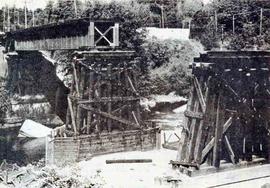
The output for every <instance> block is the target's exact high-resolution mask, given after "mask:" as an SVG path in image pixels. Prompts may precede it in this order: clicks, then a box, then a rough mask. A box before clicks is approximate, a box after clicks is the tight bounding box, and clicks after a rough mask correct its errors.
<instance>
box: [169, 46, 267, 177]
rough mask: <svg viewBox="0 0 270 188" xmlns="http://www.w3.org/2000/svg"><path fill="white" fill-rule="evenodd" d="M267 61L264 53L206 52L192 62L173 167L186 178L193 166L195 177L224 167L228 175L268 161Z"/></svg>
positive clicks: (192, 170) (190, 173) (265, 52)
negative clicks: (190, 84)
mask: <svg viewBox="0 0 270 188" xmlns="http://www.w3.org/2000/svg"><path fill="white" fill-rule="evenodd" d="M269 60H270V52H267V51H246V52H244V51H243V52H236V51H219V52H208V53H206V54H201V56H200V58H195V62H194V63H193V65H192V71H193V85H192V89H191V95H190V98H189V101H188V106H187V110H186V111H185V116H186V119H185V125H184V126H185V128H184V129H183V131H182V134H181V141H180V145H179V148H178V156H177V161H175V162H172V164H173V166H174V167H180V169H181V171H182V172H186V173H188V174H189V175H192V173H193V172H194V171H196V170H195V168H194V165H196V166H197V169H200V171H201V172H203V167H204V166H208V167H207V168H208V170H207V172H209V171H211V170H209V167H211V166H212V167H213V168H214V169H216V171H220V170H222V169H223V167H224V166H226V165H227V164H228V163H232V165H231V166H230V167H229V168H230V169H231V168H232V167H233V166H234V167H237V166H238V167H239V166H249V165H252V164H255V163H263V162H265V161H266V160H269V140H270V139H269V136H268V131H269V130H268V123H269V117H270V116H269V110H268V109H269V107H270V103H269V101H270V100H269V99H270V92H269V88H270V83H269V67H268V66H269V65H268V62H269ZM224 163H225V164H226V165H225V164H224ZM188 164H190V165H188ZM202 164H205V165H202ZM242 164H243V165H242ZM213 171H215V170H212V172H213Z"/></svg>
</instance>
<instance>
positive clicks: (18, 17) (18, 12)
mask: <svg viewBox="0 0 270 188" xmlns="http://www.w3.org/2000/svg"><path fill="white" fill-rule="evenodd" d="M17 24H18V26H20V11H19V9H18V11H17Z"/></svg>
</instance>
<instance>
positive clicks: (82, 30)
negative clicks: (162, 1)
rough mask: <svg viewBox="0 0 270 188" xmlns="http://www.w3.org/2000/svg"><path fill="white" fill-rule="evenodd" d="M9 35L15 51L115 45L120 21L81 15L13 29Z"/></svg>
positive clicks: (117, 41)
mask: <svg viewBox="0 0 270 188" xmlns="http://www.w3.org/2000/svg"><path fill="white" fill-rule="evenodd" d="M7 36H8V39H9V42H10V43H9V46H12V45H14V50H16V51H35V50H69V49H80V48H84V47H86V48H115V47H117V46H119V24H118V23H114V22H112V21H103V20H99V21H92V20H90V19H88V18H81V19H74V20H69V21H66V22H63V23H55V24H48V25H43V26H38V27H32V28H28V29H23V30H18V31H13V32H10V33H8V34H7ZM11 41H12V43H11ZM13 42H14V43H13Z"/></svg>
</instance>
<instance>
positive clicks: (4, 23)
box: [3, 6, 6, 32]
mask: <svg viewBox="0 0 270 188" xmlns="http://www.w3.org/2000/svg"><path fill="white" fill-rule="evenodd" d="M5 30H6V6H5V7H4V11H3V32H5Z"/></svg>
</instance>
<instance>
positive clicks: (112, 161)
mask: <svg viewBox="0 0 270 188" xmlns="http://www.w3.org/2000/svg"><path fill="white" fill-rule="evenodd" d="M114 163H152V159H114V160H106V164H114Z"/></svg>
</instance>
